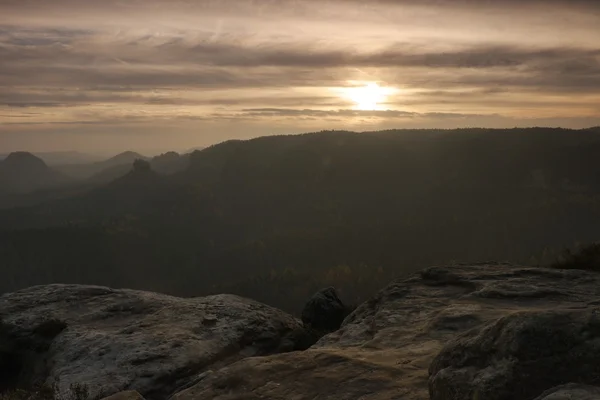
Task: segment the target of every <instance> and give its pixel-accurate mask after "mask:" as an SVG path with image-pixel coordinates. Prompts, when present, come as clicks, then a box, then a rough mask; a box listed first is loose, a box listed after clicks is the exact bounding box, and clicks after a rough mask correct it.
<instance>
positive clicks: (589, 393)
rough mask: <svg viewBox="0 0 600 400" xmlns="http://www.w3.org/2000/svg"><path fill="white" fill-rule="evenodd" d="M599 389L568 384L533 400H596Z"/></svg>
mask: <svg viewBox="0 0 600 400" xmlns="http://www.w3.org/2000/svg"><path fill="white" fill-rule="evenodd" d="M598 399H600V388H598V387H596V386H587V385H580V384H576V383H569V384H567V385H562V386H558V387H555V388H552V389H550V390H547V391H546V392H544V393H543V394H542V395H541V396H539V397H536V398H535V399H534V400H598Z"/></svg>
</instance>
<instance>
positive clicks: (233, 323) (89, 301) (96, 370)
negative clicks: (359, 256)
mask: <svg viewBox="0 0 600 400" xmlns="http://www.w3.org/2000/svg"><path fill="white" fill-rule="evenodd" d="M0 320H1V321H2V324H0V353H1V354H0V365H1V366H2V368H8V369H10V370H12V371H13V376H12V377H11V379H14V380H17V381H19V382H20V383H22V384H27V383H38V382H40V381H42V382H43V381H46V383H52V382H54V381H55V380H57V379H58V380H59V387H60V389H61V391H64V392H66V391H67V390H68V388H69V386H70V385H71V384H72V383H78V384H85V385H87V386H88V388H89V390H90V395H91V398H98V397H100V396H106V395H110V394H113V393H116V392H120V391H123V390H137V391H138V392H140V393H141V394H143V395H144V396H145V397H146V398H148V399H161V400H162V399H164V398H166V397H168V395H169V394H171V393H172V392H173V391H174V390H175V389H176V388H178V387H182V386H185V385H186V383H188V382H190V381H191V380H193V379H195V378H196V377H197V376H198V374H200V373H202V372H203V371H205V370H206V369H207V368H209V367H210V368H220V367H222V366H224V365H227V364H228V363H231V362H233V361H236V360H239V359H241V358H244V357H248V356H254V355H265V354H272V353H275V352H278V351H279V350H280V347H281V346H287V347H288V348H290V347H292V348H293V343H289V341H290V339H289V338H288V335H289V334H290V333H291V332H294V331H297V330H298V329H302V326H301V323H300V321H298V320H296V319H295V318H293V317H291V316H290V315H287V314H285V313H284V312H282V311H280V310H277V309H274V308H271V307H268V306H266V305H264V304H261V303H258V302H255V301H251V300H247V299H243V298H241V297H237V296H232V295H218V296H209V297H203V298H192V299H182V298H176V297H171V296H166V295H160V294H155V293H149V292H141V291H133V290H113V289H109V288H105V287H96V286H81V285H48V286H37V287H32V288H29V289H25V290H21V291H18V292H15V293H10V294H6V295H3V296H1V297H0Z"/></svg>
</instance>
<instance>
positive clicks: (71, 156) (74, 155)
mask: <svg viewBox="0 0 600 400" xmlns="http://www.w3.org/2000/svg"><path fill="white" fill-rule="evenodd" d="M33 154H34V155H35V156H36V157H39V158H41V159H42V160H44V162H45V163H46V164H47V165H49V166H56V165H65V164H84V163H93V162H97V161H101V160H102V157H101V156H98V155H93V154H86V153H81V152H78V151H52V152H34V153H33Z"/></svg>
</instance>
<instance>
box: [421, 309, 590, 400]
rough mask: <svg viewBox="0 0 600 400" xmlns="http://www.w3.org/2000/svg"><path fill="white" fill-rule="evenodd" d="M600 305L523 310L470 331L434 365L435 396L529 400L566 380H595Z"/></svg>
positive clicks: (440, 399) (434, 398) (432, 385)
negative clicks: (588, 307)
mask: <svg viewBox="0 0 600 400" xmlns="http://www.w3.org/2000/svg"><path fill="white" fill-rule="evenodd" d="M599 338H600V308H597V307H592V308H590V309H585V310H572V309H571V310H556V311H524V312H517V313H514V314H511V315H508V316H506V317H504V318H501V319H499V320H498V321H495V322H493V323H490V324H489V325H487V326H485V327H484V328H482V329H480V330H477V331H472V332H468V333H467V334H465V335H463V336H461V337H459V338H458V339H456V340H454V341H452V342H451V343H450V344H448V345H447V346H446V347H445V348H444V349H443V350H442V352H441V353H440V354H439V355H438V356H437V357H436V359H435V360H434V362H433V363H432V365H431V380H430V389H431V390H430V393H431V399H432V400H446V399H449V398H459V399H472V398H482V399H488V400H529V399H532V398H534V397H535V396H536V395H538V394H539V393H541V392H542V391H544V390H545V389H548V388H549V387H553V386H557V385H560V384H565V383H568V382H575V381H577V382H581V383H590V384H591V383H597V381H598V377H599V376H600V363H599V362H598V359H600V341H599V340H598V339H599Z"/></svg>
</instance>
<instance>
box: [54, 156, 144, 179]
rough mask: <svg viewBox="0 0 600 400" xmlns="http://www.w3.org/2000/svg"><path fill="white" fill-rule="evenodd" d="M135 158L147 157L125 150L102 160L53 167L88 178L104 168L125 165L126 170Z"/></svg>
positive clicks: (142, 158) (79, 177)
mask: <svg viewBox="0 0 600 400" xmlns="http://www.w3.org/2000/svg"><path fill="white" fill-rule="evenodd" d="M136 159H141V160H147V159H148V157H145V156H143V155H141V154H139V153H136V152H134V151H125V152H123V153H120V154H117V155H116V156H114V157H111V158H109V159H107V160H104V161H98V162H94V163H84V164H66V165H59V166H56V167H55V168H56V169H57V170H58V171H60V172H62V173H64V174H65V175H68V176H70V177H72V178H75V179H80V180H85V179H90V178H91V177H93V176H94V175H96V174H100V173H101V172H102V171H104V170H107V169H111V168H115V167H120V168H125V166H127V170H129V169H130V166H131V164H132V163H133V162H134V161H135V160H136ZM109 181H110V180H109Z"/></svg>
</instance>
